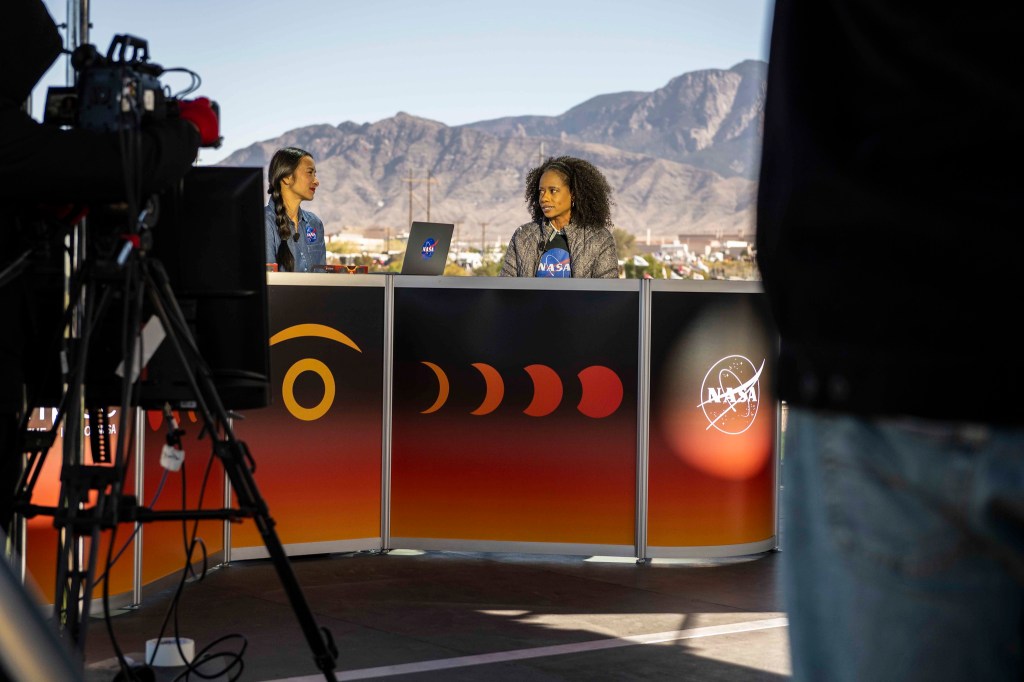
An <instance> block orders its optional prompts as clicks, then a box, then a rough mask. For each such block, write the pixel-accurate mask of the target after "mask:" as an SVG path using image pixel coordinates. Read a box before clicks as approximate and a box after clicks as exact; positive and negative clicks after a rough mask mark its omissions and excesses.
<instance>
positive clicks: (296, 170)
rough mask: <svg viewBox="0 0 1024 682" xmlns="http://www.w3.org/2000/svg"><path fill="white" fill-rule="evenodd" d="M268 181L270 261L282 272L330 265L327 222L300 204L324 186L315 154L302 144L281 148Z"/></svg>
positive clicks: (269, 169) (300, 270) (311, 270)
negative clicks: (325, 230) (325, 227)
mask: <svg viewBox="0 0 1024 682" xmlns="http://www.w3.org/2000/svg"><path fill="white" fill-rule="evenodd" d="M267 184H268V185H269V186H270V187H269V189H268V190H267V193H268V194H269V195H270V201H268V202H267V207H266V211H265V214H264V218H265V226H266V230H267V263H277V269H278V271H280V272H313V269H314V267H315V266H317V265H324V264H326V263H327V241H326V237H325V235H324V224H323V222H322V221H321V220H320V218H318V217H317V216H316V215H315V214H314V213H311V212H310V211H305V210H303V209H302V208H301V207H300V206H301V204H302V202H303V201H312V200H313V197H314V196H315V195H316V189H317V187H319V186H320V180H318V179H317V177H316V163H315V162H314V161H313V156H312V155H311V154H310V153H309V152H307V151H306V150H304V149H299V148H298V147H282V148H281V149H278V150H277V151H276V152H274V156H272V157H271V159H270V164H269V166H268V167H267Z"/></svg>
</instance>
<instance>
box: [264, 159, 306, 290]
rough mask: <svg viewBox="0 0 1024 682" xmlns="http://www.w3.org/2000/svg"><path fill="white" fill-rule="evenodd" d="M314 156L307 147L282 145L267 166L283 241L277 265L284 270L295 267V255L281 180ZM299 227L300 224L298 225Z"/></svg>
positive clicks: (278, 231) (278, 251) (278, 253)
mask: <svg viewBox="0 0 1024 682" xmlns="http://www.w3.org/2000/svg"><path fill="white" fill-rule="evenodd" d="M307 156H308V157H310V158H313V155H312V154H310V153H309V152H307V151H306V150H305V149H299V148H298V147H282V148H281V149H278V150H277V151H276V152H274V156H273V158H271V159H270V165H269V166H268V167H267V183H268V184H269V185H270V187H269V188H268V189H267V194H269V195H270V197H271V198H272V199H273V200H274V217H275V219H276V222H277V234H278V236H280V237H281V243H280V244H279V245H278V247H277V265H278V267H279V268H280V269H281V270H282V271H284V272H291V271H293V270H294V269H295V256H293V255H292V252H291V249H289V248H288V240H289V239H290V238H291V237H292V226H291V221H290V220H288V216H287V215H285V210H284V201H282V200H281V181H282V180H284V179H285V178H287V177H291V176H292V174H294V173H295V169H296V168H298V167H299V162H300V161H302V159H303V158H305V157H307ZM296 228H298V225H296Z"/></svg>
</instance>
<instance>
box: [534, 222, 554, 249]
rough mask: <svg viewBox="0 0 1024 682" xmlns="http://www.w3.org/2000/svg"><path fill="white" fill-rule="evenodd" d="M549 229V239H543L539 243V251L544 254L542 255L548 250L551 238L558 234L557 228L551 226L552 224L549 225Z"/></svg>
mask: <svg viewBox="0 0 1024 682" xmlns="http://www.w3.org/2000/svg"><path fill="white" fill-rule="evenodd" d="M548 227H549V229H550V230H551V231H550V232H549V233H548V236H547V238H546V239H542V240H541V241H540V242H538V243H537V250H538V251H540V252H542V253H543V252H544V249H546V248H547V246H548V242H550V241H551V238H552V237H554V236H555V232H556V230H555V228H553V227H551V226H550V223H549V224H548Z"/></svg>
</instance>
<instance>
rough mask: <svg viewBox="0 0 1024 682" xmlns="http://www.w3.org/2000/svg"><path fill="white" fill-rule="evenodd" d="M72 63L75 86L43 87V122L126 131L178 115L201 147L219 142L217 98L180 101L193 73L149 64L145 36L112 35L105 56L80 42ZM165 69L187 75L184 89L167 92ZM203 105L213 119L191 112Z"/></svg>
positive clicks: (193, 84)
mask: <svg viewBox="0 0 1024 682" xmlns="http://www.w3.org/2000/svg"><path fill="white" fill-rule="evenodd" d="M71 65H72V66H73V67H74V69H75V71H76V72H78V80H77V84H76V85H75V86H71V87H51V88H49V89H48V90H47V93H46V105H45V108H44V113H43V122H44V123H46V124H50V125H57V126H70V127H76V128H81V129H82V130H91V131H95V132H128V131H133V130H138V129H139V128H140V127H142V126H143V125H145V124H146V123H149V122H151V121H160V120H164V119H167V118H179V117H180V118H186V119H188V120H191V121H192V122H193V123H195V124H196V127H197V128H198V129H199V132H200V134H201V135H202V137H203V141H202V146H203V147H220V146H221V143H222V141H223V138H222V137H221V136H220V135H219V134H217V133H218V132H219V130H220V126H219V121H220V106H219V105H218V104H217V102H214V101H210V100H208V99H206V98H198V99H196V100H186V99H184V97H185V96H186V95H188V94H191V93H192V92H195V90H196V89H198V87H199V85H200V82H201V80H200V78H199V76H198V74H196V73H195V72H193V71H190V70H188V69H184V68H180V67H178V68H173V69H164V68H163V67H162V66H160V65H159V64H156V63H154V62H151V61H150V60H149V43H148V42H147V41H146V40H144V39H142V38H137V37H135V36H131V35H127V34H118V35H115V36H114V37H113V39H112V40H111V41H110V47H109V48H108V49H107V54H106V56H104V55H102V54H101V53H100V52H99V50H97V49H96V47H95V46H94V45H92V44H88V43H87V44H84V45H80V46H78V47H77V48H75V50H74V51H73V52H72V53H71ZM170 72H184V73H187V74H189V75H190V76H191V79H192V82H191V84H190V85H189V87H188V88H186V89H185V90H184V91H183V92H180V93H177V94H173V95H172V94H170V91H169V88H166V87H165V86H164V85H162V84H161V83H160V76H162V75H163V74H165V73H170ZM203 108H208V109H209V110H210V111H211V112H212V116H213V120H210V115H209V114H205V115H203V116H201V117H200V115H199V114H198V112H197V111H195V110H196V109H203ZM197 118H199V120H197Z"/></svg>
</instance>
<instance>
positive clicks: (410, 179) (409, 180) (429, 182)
mask: <svg viewBox="0 0 1024 682" xmlns="http://www.w3.org/2000/svg"><path fill="white" fill-rule="evenodd" d="M405 181H406V182H407V183H409V227H412V204H413V200H414V197H413V193H412V186H413V184H414V183H417V182H425V183H427V221H428V222H429V221H430V186H431V185H432V184H434V183H435V182H437V180H435V179H434V177H433V173H432V172H431V171H427V177H425V178H417V177H413V174H412V169H411V168H410V169H409V175H408V177H406V178H405Z"/></svg>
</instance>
